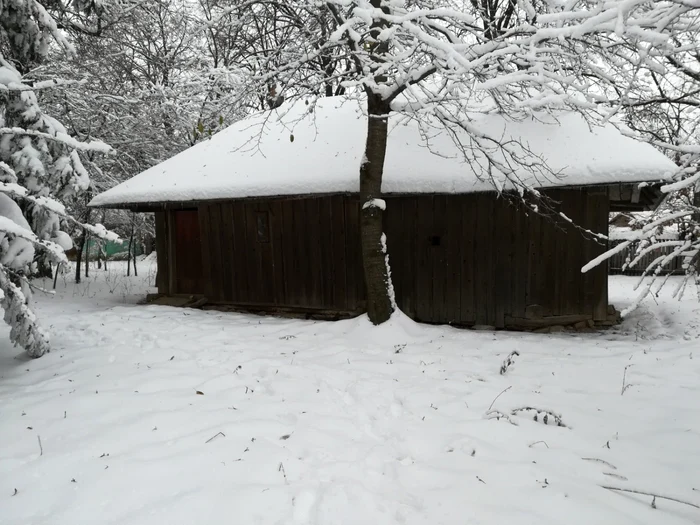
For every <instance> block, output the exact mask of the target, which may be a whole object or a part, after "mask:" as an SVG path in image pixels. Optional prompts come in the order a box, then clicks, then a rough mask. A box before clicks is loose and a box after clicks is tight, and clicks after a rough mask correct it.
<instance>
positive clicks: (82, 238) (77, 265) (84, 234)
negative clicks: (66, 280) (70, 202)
mask: <svg viewBox="0 0 700 525" xmlns="http://www.w3.org/2000/svg"><path fill="white" fill-rule="evenodd" d="M88 198H89V196H88ZM90 211H91V210H90V208H86V209H85V215H84V219H83V222H85V223H88V222H90ZM86 240H87V230H85V229H83V232H82V234H81V235H80V246H79V247H78V250H77V253H76V254H75V283H76V284H78V283H79V282H80V263H81V261H82V259H83V248H85V241H86Z"/></svg>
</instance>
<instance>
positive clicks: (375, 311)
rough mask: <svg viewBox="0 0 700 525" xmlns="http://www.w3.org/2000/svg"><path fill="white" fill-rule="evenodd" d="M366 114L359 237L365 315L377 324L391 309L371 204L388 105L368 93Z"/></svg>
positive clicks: (379, 214)
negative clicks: (365, 290) (365, 293)
mask: <svg viewBox="0 0 700 525" xmlns="http://www.w3.org/2000/svg"><path fill="white" fill-rule="evenodd" d="M367 113H368V117H369V118H368V119H367V142H366V144H365V158H364V160H363V162H362V165H361V166H360V236H361V240H362V265H363V267H364V271H365V285H366V287H367V315H368V316H369V320H370V321H371V322H372V323H373V324H375V325H377V324H381V323H383V322H385V321H387V320H388V319H389V317H391V313H392V311H393V308H394V307H393V304H392V299H391V294H390V290H391V281H390V277H389V268H388V264H387V258H386V254H385V253H384V246H383V243H382V235H383V233H384V232H383V228H382V226H383V221H382V219H383V211H384V210H383V209H382V207H380V206H376V205H375V201H374V199H379V198H381V189H382V174H383V172H384V157H385V156H386V142H387V131H388V116H389V115H388V114H389V105H388V104H387V103H386V102H384V101H383V100H382V99H381V97H379V96H378V95H374V94H371V93H370V94H369V95H368V99H367Z"/></svg>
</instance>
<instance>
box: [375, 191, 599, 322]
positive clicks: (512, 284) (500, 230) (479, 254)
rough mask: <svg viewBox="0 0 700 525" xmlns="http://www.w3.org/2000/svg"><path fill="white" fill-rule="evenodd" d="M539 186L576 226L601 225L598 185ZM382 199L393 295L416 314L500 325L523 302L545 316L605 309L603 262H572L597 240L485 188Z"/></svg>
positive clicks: (524, 310) (524, 308)
mask: <svg viewBox="0 0 700 525" xmlns="http://www.w3.org/2000/svg"><path fill="white" fill-rule="evenodd" d="M547 195H548V197H550V199H551V200H552V201H553V204H554V206H555V208H557V209H560V210H561V211H562V212H563V213H565V214H566V216H567V217H569V218H571V219H572V220H573V221H574V222H575V223H576V224H577V225H579V226H581V227H582V228H584V229H589V230H591V231H594V232H599V233H603V234H606V233H607V213H608V198H607V194H606V192H605V189H602V190H598V189H594V188H588V189H586V188H584V189H566V190H555V191H549V192H547ZM386 200H387V211H386V217H387V221H386V226H385V230H386V233H387V242H388V246H389V254H390V260H391V267H392V273H393V276H394V286H395V288H396V295H397V301H398V303H399V306H400V308H401V309H402V310H403V311H404V312H406V313H407V314H408V315H410V316H411V317H413V318H414V319H416V320H418V321H423V322H432V323H452V324H458V325H467V326H469V325H474V324H481V325H492V326H496V327H504V326H507V325H508V324H512V323H513V319H514V318H525V317H527V315H528V311H529V310H530V309H529V308H528V307H529V306H531V305H538V307H539V308H538V311H540V312H541V314H542V315H544V316H558V315H574V314H581V315H588V316H591V317H593V318H595V319H601V318H604V316H605V314H606V313H607V272H606V269H605V266H604V265H603V266H602V267H600V268H597V269H595V270H594V271H592V272H589V273H587V274H581V271H580V270H581V267H582V266H583V265H584V264H585V263H586V262H588V261H589V260H591V259H592V258H594V257H596V256H597V255H598V254H600V253H602V252H603V251H604V249H605V246H604V245H602V244H599V243H597V242H595V241H593V240H591V239H592V238H591V236H590V235H588V236H586V235H584V234H582V233H581V231H580V230H579V229H576V228H573V227H571V226H570V225H568V224H567V223H566V222H564V221H558V222H555V221H554V220H553V219H552V218H546V217H543V216H542V215H539V214H536V213H534V212H532V210H530V211H529V213H527V214H526V213H525V211H524V209H523V208H524V206H523V204H521V203H512V202H509V201H507V200H505V199H503V198H496V196H495V195H494V194H489V193H480V194H471V195H448V196H445V195H426V196H411V197H408V196H396V197H387V198H386ZM409 269H410V270H409Z"/></svg>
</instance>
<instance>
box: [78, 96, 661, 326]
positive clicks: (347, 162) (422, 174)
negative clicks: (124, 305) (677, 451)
mask: <svg viewBox="0 0 700 525" xmlns="http://www.w3.org/2000/svg"><path fill="white" fill-rule="evenodd" d="M295 109H296V108H295V107H292V108H291V110H289V111H288V112H286V113H283V114H281V115H278V114H274V115H271V114H269V113H268V114H266V115H264V116H260V115H259V116H255V117H253V118H251V119H248V120H246V121H243V122H240V123H237V124H234V125H233V126H231V127H229V128H227V129H226V130H224V131H223V132H221V133H219V134H218V135H216V136H214V138H213V139H211V140H210V141H208V142H204V143H201V144H198V145H197V146H195V147H193V148H190V149H189V150H187V151H185V152H183V153H181V154H180V155H177V156H175V157H173V158H172V159H169V160H168V161H166V162H164V163H162V164H160V165H158V166H155V167H154V168H151V169H150V170H148V171H146V172H144V173H142V174H141V175H138V176H137V177H135V178H133V179H131V180H129V181H127V182H125V183H124V184H122V185H120V186H117V187H116V188H113V189H112V190H109V191H107V192H105V193H104V194H102V195H99V196H97V197H96V198H95V199H94V200H93V202H92V203H91V205H92V206H98V207H113V208H116V207H119V208H128V209H132V210H134V211H141V212H155V217H156V245H157V256H158V279H157V281H158V282H157V286H158V292H159V293H160V294H163V295H166V296H186V297H189V296H194V297H201V298H204V299H206V301H207V302H208V303H213V304H221V305H229V306H231V307H233V308H236V309H243V310H250V311H255V312H271V313H294V314H309V315H315V316H319V317H328V318H338V317H344V316H351V315H358V314H360V313H362V312H363V311H364V305H365V286H364V277H363V271H362V261H361V254H360V237H359V230H360V228H359V210H360V203H359V199H358V196H357V184H358V182H357V177H358V176H357V173H358V168H359V163H360V160H361V157H362V151H363V143H364V135H363V130H364V127H365V126H364V122H363V119H362V116H361V115H358V114H357V113H356V112H357V106H356V105H354V103H352V102H348V101H343V103H341V101H339V100H336V99H329V100H328V101H326V102H325V103H324V104H322V105H319V106H316V107H315V110H314V114H313V115H311V116H307V117H306V118H304V119H300V117H301V116H302V115H300V114H295V113H294V111H295ZM563 117H564V118H560V119H558V121H557V122H556V123H543V122H542V121H541V120H537V121H535V120H529V121H524V122H515V123H513V122H509V121H507V120H506V119H504V118H502V117H494V116H489V117H488V118H485V119H484V120H483V121H482V122H481V123H482V124H483V126H484V129H486V130H495V131H494V133H495V132H496V131H498V130H499V129H500V134H501V135H500V136H504V133H510V134H511V137H513V138H514V139H517V138H518V137H519V136H522V134H527V136H528V142H527V148H528V151H532V152H534V153H535V154H537V155H540V156H541V157H544V158H547V159H548V162H547V170H548V172H549V173H556V174H557V175H556V176H551V178H550V179H548V178H547V177H546V176H544V175H543V174H537V173H529V172H528V173H525V174H523V173H520V174H518V176H519V177H520V178H521V180H527V177H530V183H531V184H532V185H533V186H539V187H542V188H545V189H544V190H543V193H544V194H545V195H546V196H547V197H548V198H549V199H550V200H551V202H552V203H553V206H554V208H555V210H554V211H556V212H561V213H562V214H564V215H565V216H566V217H568V218H569V219H571V221H573V222H574V223H575V224H576V225H577V227H573V226H571V225H570V223H569V222H568V221H567V220H564V219H562V218H561V217H560V216H558V215H556V214H554V215H552V214H550V215H546V214H542V213H536V212H535V211H534V210H533V209H532V208H531V207H529V206H526V205H525V204H524V203H522V202H520V201H519V200H518V199H508V198H505V197H504V196H503V195H498V194H497V193H496V192H494V191H489V189H491V188H492V187H493V186H492V185H491V182H489V181H484V180H481V179H480V178H479V177H478V176H477V175H478V174H474V172H473V171H474V169H475V166H477V165H478V164H479V161H480V158H479V157H478V156H477V157H475V158H474V159H471V160H472V162H471V164H469V163H465V162H464V159H463V153H462V152H459V155H460V156H457V155H456V154H455V151H454V148H455V146H454V145H453V143H452V142H451V140H450V141H449V142H448V141H447V140H446V137H445V136H444V134H442V135H440V134H435V135H433V136H432V137H431V138H429V139H426V133H425V132H424V131H425V130H422V129H421V130H419V129H418V126H417V125H416V124H415V123H410V124H407V125H403V124H402V123H400V122H399V123H398V124H396V125H395V126H394V127H393V128H392V130H391V132H390V139H389V146H388V150H387V161H386V164H385V175H384V180H385V182H384V191H385V193H386V195H385V197H384V199H385V201H386V211H385V213H384V224H385V228H384V229H385V232H386V235H387V239H388V247H389V256H390V265H391V271H392V281H393V284H394V288H395V292H396V299H397V303H398V305H399V307H400V308H401V310H403V312H405V313H406V314H407V315H409V316H410V317H411V318H413V319H415V320H417V321H422V322H429V323H451V324H455V325H460V326H473V325H491V326H495V327H498V328H535V327H540V326H545V325H547V324H574V323H577V322H585V321H593V322H599V323H601V322H602V323H605V322H607V321H608V320H609V307H608V294H607V271H606V266H605V265H604V264H603V265H601V266H599V267H597V268H595V269H594V270H592V271H590V272H588V273H581V267H582V266H583V265H584V264H585V263H586V262H588V261H590V260H591V259H593V258H594V257H596V256H597V255H599V254H600V253H602V251H604V249H605V246H606V245H605V243H604V242H602V243H601V242H600V240H599V239H596V238H595V236H594V235H593V234H594V233H599V234H606V233H607V227H608V214H609V212H610V211H614V210H631V209H648V208H649V207H652V206H653V205H654V204H655V201H656V199H657V198H658V190H655V189H654V186H653V185H646V186H644V187H642V188H640V187H639V184H638V183H639V182H642V181H658V180H659V179H661V178H663V176H664V174H665V173H666V172H670V171H671V170H672V168H673V165H672V163H671V162H670V161H668V160H667V159H666V158H665V157H664V156H663V155H661V154H660V153H658V152H656V151H655V150H654V149H653V148H651V147H649V146H647V145H644V144H640V143H636V142H634V141H632V140H631V139H628V138H626V137H623V136H622V135H620V134H619V133H618V132H617V131H616V130H614V129H613V128H602V129H600V130H597V131H596V132H591V131H590V130H588V128H587V127H586V125H585V123H583V121H581V120H580V118H579V117H578V116H575V115H564V116H563ZM292 125H293V127H292ZM263 126H264V128H263ZM498 126H500V128H498ZM258 129H259V130H260V131H259V132H255V131H251V130H258ZM256 133H257V134H256ZM518 133H520V134H521V135H518ZM251 136H253V137H257V138H255V139H254V141H253V142H250V140H249V139H250V137H251ZM426 140H427V141H428V142H429V144H428V145H427V146H428V147H426V143H425V141H426ZM450 147H452V148H453V150H452V151H451V150H450ZM562 159H564V160H562ZM570 166H571V167H570ZM538 177H541V179H539V178H538ZM504 181H505V189H506V190H507V189H508V186H507V180H505V178H504ZM586 231H588V232H586Z"/></svg>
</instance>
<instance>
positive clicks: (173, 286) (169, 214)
mask: <svg viewBox="0 0 700 525" xmlns="http://www.w3.org/2000/svg"><path fill="white" fill-rule="evenodd" d="M165 219H166V221H167V230H168V241H167V243H168V246H167V251H168V260H169V261H170V273H169V274H168V278H169V279H170V281H169V283H168V289H169V290H170V293H171V294H176V293H178V289H177V258H176V257H175V242H176V241H175V216H174V212H173V211H172V210H168V211H166V215H165Z"/></svg>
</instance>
